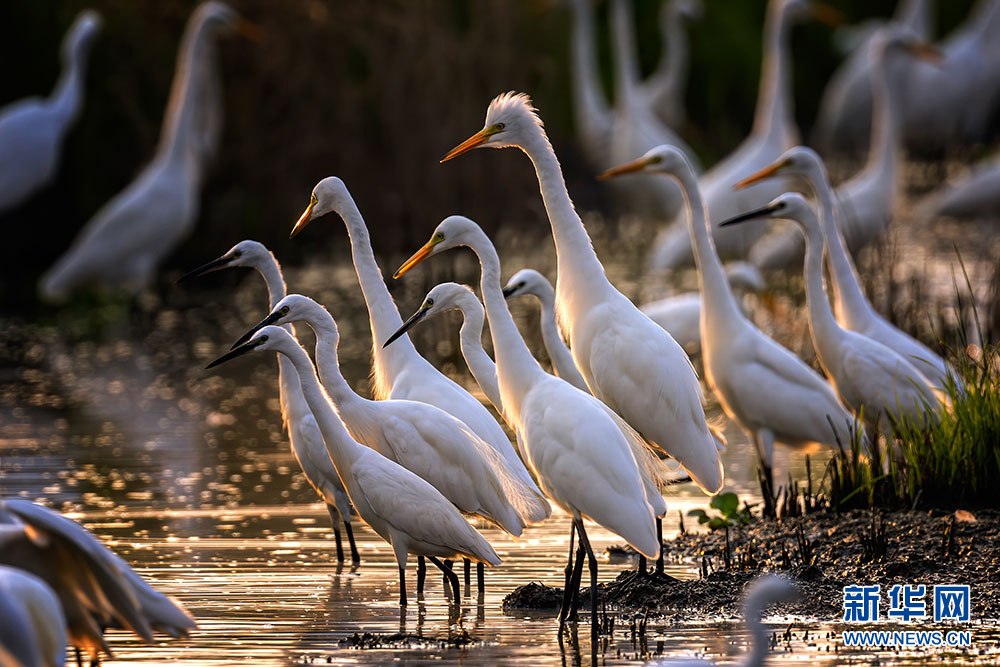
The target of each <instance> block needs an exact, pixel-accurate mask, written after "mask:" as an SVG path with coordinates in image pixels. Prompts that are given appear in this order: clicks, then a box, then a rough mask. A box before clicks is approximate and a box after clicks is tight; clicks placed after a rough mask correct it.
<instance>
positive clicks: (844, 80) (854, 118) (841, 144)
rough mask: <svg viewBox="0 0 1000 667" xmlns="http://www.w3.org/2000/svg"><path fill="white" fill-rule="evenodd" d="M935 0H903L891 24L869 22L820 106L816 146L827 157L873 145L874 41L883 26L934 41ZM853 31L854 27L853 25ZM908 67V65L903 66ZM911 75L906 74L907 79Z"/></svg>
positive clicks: (828, 88) (829, 84) (824, 92)
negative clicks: (933, 10) (899, 29)
mask: <svg viewBox="0 0 1000 667" xmlns="http://www.w3.org/2000/svg"><path fill="white" fill-rule="evenodd" d="M932 6H933V2H931V0H899V3H898V4H897V5H896V12H895V14H894V15H893V16H892V18H891V19H889V20H888V21H883V20H880V19H877V20H874V21H871V22H869V25H867V26H866V27H865V36H864V37H863V38H862V39H860V41H857V42H855V43H854V44H852V46H851V53H850V55H849V56H848V57H847V59H846V60H845V61H844V62H843V63H841V65H840V67H838V68H837V71H836V72H834V73H833V76H831V77H830V81H829V83H827V84H826V88H825V89H824V90H823V97H822V99H821V100H820V103H819V112H818V115H817V117H816V126H815V128H814V129H813V134H812V136H813V143H814V144H815V145H816V146H819V147H820V150H822V151H823V153H824V154H828V153H838V152H844V151H848V150H858V149H861V148H863V147H864V146H866V145H868V144H869V143H870V140H869V137H870V134H871V121H872V103H873V97H872V92H873V81H872V69H873V68H874V63H873V61H872V55H873V52H872V49H871V41H872V38H873V37H874V36H875V34H876V33H877V32H878V30H879V28H881V27H883V26H887V25H888V26H893V25H895V26H903V27H905V28H906V29H908V30H909V32H910V33H912V34H913V36H914V37H916V38H917V39H919V40H921V41H928V40H930V39H931V38H932V24H933V21H932V17H931V13H932V12H931V10H932ZM852 28H853V26H852ZM903 66H904V67H905V64H904V65H903ZM908 76H909V74H908V73H906V74H904V75H903V79H905V78H906V77H908Z"/></svg>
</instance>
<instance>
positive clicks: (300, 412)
mask: <svg viewBox="0 0 1000 667" xmlns="http://www.w3.org/2000/svg"><path fill="white" fill-rule="evenodd" d="M234 267H248V268H252V269H256V270H257V272H258V273H260V275H261V277H263V278H264V282H265V284H266V285H267V298H268V303H269V306H268V312H270V310H271V309H273V308H274V307H275V306H276V305H278V302H279V301H281V300H282V299H284V298H285V294H286V287H285V278H284V276H282V274H281V265H280V264H278V260H277V259H276V258H275V257H274V255H273V254H272V253H271V251H269V250H268V249H267V248H265V247H264V246H263V245H262V244H260V243H258V242H257V241H250V240H247V241H240V242H239V243H237V244H236V245H234V246H233V247H232V248H230V250H229V252H227V253H226V254H224V255H222V256H221V257H219V258H218V259H215V260H212V261H211V262H209V263H207V264H205V265H203V266H200V267H198V268H197V269H195V270H193V271H191V272H189V273H187V274H185V275H184V276H182V277H181V279H180V280H179V281H178V282H182V281H186V280H190V279H191V278H194V277H196V276H200V275H204V274H206V273H209V272H211V271H218V270H220V269H228V268H234ZM286 329H288V333H290V334H292V336H294V335H295V329H294V326H293V325H291V324H289V325H287V326H286ZM278 387H279V388H280V393H279V394H278V396H279V402H280V404H281V421H282V423H283V424H284V425H285V428H286V429H287V430H288V442H289V444H290V445H291V448H292V455H293V456H294V457H295V460H296V461H298V463H299V467H300V468H302V473H303V474H304V475H305V478H306V481H307V482H309V486H311V487H312V488H313V490H314V491H315V492H316V493H317V495H319V497H320V498H321V499H322V500H323V502H324V503H325V504H326V508H327V512H328V513H329V514H330V520H331V521H332V523H333V537H334V540H335V541H336V543H337V560H338V561H340V562H343V560H344V547H343V545H342V544H341V540H340V523H341V522H343V523H344V530H345V531H346V532H347V541H348V543H349V545H350V548H351V561H352V562H355V563H360V562H361V555H360V554H359V553H358V547H357V545H356V544H355V543H354V530H353V529H352V528H351V501H350V500H349V499H348V497H347V492H346V491H345V490H344V485H343V483H342V482H341V480H340V476H339V475H338V474H337V469H336V468H335V467H334V465H333V461H331V460H330V455H329V454H328V453H327V451H326V446H325V445H324V444H323V434H322V433H321V432H320V429H319V426H318V425H317V424H316V420H315V419H314V418H313V416H312V413H310V411H309V404H308V403H307V402H306V399H305V396H303V395H302V388H301V387H300V386H299V376H298V373H296V372H295V369H294V368H292V362H291V361H289V359H288V358H287V357H286V356H284V355H282V354H279V355H278Z"/></svg>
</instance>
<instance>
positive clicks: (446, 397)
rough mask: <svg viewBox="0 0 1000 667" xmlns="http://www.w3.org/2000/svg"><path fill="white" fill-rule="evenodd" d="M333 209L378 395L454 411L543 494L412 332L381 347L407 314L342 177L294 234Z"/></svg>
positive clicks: (324, 186)
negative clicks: (347, 251) (360, 299)
mask: <svg viewBox="0 0 1000 667" xmlns="http://www.w3.org/2000/svg"><path fill="white" fill-rule="evenodd" d="M330 212H336V213H337V215H339V216H340V217H341V218H342V219H343V221H344V223H345V224H346V225H347V232H348V235H349V236H350V239H351V255H352V257H353V259H354V270H355V272H356V273H357V275H358V282H359V283H360V284H361V291H362V293H363V294H364V297H365V304H366V305H367V306H368V316H369V320H370V324H371V331H372V362H373V364H372V366H373V369H372V370H373V372H372V380H373V392H374V395H375V398H376V399H379V400H381V399H385V398H393V399H403V400H409V401H419V402H421V403H427V404H429V405H433V406H436V407H438V408H440V409H441V410H444V411H445V412H447V413H449V414H451V415H453V416H454V417H455V418H457V419H458V420H459V421H461V422H463V423H464V424H465V425H466V426H467V427H468V428H469V429H470V430H471V431H472V432H473V433H475V434H476V435H478V436H479V437H480V438H482V439H483V440H484V441H485V442H486V443H487V444H488V445H489V446H490V447H492V448H493V449H494V450H496V452H497V453H498V454H499V455H500V456H502V457H503V458H504V460H505V461H506V462H507V466H508V467H509V468H510V470H511V471H512V472H513V473H514V474H515V476H516V477H517V478H518V479H519V480H520V481H521V483H522V484H524V485H525V486H526V487H528V488H529V489H531V490H532V492H533V493H535V495H537V496H538V497H539V499H540V498H541V495H542V492H541V491H540V490H539V489H538V486H537V485H536V484H535V482H534V480H532V479H531V475H530V473H528V470H527V468H525V467H524V463H523V462H522V461H521V458H520V457H519V456H518V455H517V452H516V451H515V450H514V447H513V446H512V445H511V443H510V440H509V439H508V438H507V434H506V433H504V431H503V428H501V426H500V424H498V423H497V421H496V419H494V418H493V415H491V414H490V412H489V410H487V409H486V407H485V406H483V404H482V403H480V402H479V401H478V400H477V399H476V397H475V396H473V395H472V394H470V393H469V392H468V391H466V389H465V388H464V387H461V386H459V385H458V384H457V383H456V382H455V381H454V380H452V379H451V378H449V377H448V376H446V375H445V374H444V373H442V372H441V371H439V370H438V369H437V368H435V367H434V365H433V364H431V363H430V362H429V361H427V360H426V359H424V358H423V357H422V356H421V355H420V353H419V352H417V348H416V347H414V345H413V343H412V342H411V341H410V339H409V337H407V338H406V340H402V341H400V342H399V343H398V344H397V345H393V346H392V348H389V349H384V348H383V345H382V343H383V342H384V341H385V340H386V339H387V338H388V337H389V334H391V333H392V332H394V331H396V330H397V329H398V328H399V327H400V326H401V325H402V324H403V318H402V317H400V316H399V310H398V309H397V308H396V304H395V302H394V301H393V299H392V295H391V294H389V289H388V288H387V287H386V286H385V281H384V280H383V279H382V271H381V270H380V269H379V266H378V263H377V262H376V261H375V254H374V253H373V252H372V246H371V242H370V241H369V237H368V227H367V226H366V225H365V221H364V218H362V217H361V212H360V211H359V210H358V207H357V204H355V203H354V199H353V198H352V197H351V193H350V192H348V190H347V186H346V185H344V182H343V181H342V180H340V179H339V178H337V177H336V176H330V177H328V178H324V179H323V180H322V181H320V182H319V183H318V184H317V185H316V187H315V188H313V192H312V195H311V197H310V200H309V206H308V208H306V210H305V212H304V213H303V214H302V216H301V217H300V218H299V220H298V222H297V223H296V224H295V227H294V228H293V229H292V236H295V235H297V234H298V233H299V232H301V231H302V230H303V229H304V228H305V227H306V225H308V224H309V223H310V222H311V221H312V220H315V219H316V218H319V217H320V216H323V215H325V214H327V213H330ZM546 516H547V515H546Z"/></svg>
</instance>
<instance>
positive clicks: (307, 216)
mask: <svg viewBox="0 0 1000 667" xmlns="http://www.w3.org/2000/svg"><path fill="white" fill-rule="evenodd" d="M315 205H316V202H315V201H313V202H309V206H307V207H306V210H305V211H303V212H302V215H301V216H299V221H298V222H296V223H295V226H294V227H292V233H291V234H289V235H288V238H290V239H294V238H295V236H296V235H297V234H298V233H299V232H301V231H302V230H303V229H305V228H306V225H308V224H309V223H310V222H312V212H313V206H315Z"/></svg>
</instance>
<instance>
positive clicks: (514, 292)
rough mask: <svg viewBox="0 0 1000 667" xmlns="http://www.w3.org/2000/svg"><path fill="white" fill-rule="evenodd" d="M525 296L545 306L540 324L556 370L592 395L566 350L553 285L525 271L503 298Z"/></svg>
mask: <svg viewBox="0 0 1000 667" xmlns="http://www.w3.org/2000/svg"><path fill="white" fill-rule="evenodd" d="M522 294H530V295H532V296H534V297H535V298H536V299H538V305H539V306H541V309H540V311H539V318H538V324H539V327H540V328H541V330H542V343H544V345H545V351H546V352H548V353H549V359H550V360H551V361H552V370H553V371H554V372H555V374H556V375H558V376H559V377H561V378H562V379H563V380H566V382H569V383H570V384H571V385H573V386H574V387H576V388H577V389H580V390H581V391H585V392H587V393H588V394H589V393H590V389H588V388H587V383H586V382H585V381H584V379H583V376H582V375H580V371H579V369H578V368H577V367H576V362H574V361H573V355H572V354H571V353H570V351H569V348H568V347H566V343H565V342H564V341H563V338H562V334H561V333H559V325H558V324H557V323H556V291H555V290H554V289H553V288H552V283H550V282H549V279H548V278H546V277H545V276H543V275H542V274H541V273H539V272H538V271H535V270H534V269H521V270H520V271H518V272H517V273H515V274H514V275H512V276H511V277H510V280H508V281H507V284H506V285H505V286H504V288H503V295H504V297H506V298H508V299H509V298H511V297H512V296H521V295H522Z"/></svg>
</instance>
